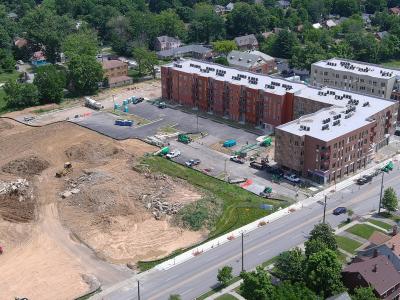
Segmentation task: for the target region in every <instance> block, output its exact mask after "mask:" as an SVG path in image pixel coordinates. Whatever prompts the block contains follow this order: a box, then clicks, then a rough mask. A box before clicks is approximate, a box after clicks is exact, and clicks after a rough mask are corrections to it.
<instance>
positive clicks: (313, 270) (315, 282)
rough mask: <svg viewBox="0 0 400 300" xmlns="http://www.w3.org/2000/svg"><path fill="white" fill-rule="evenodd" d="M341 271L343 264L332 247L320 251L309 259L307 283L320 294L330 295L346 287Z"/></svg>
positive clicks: (306, 271)
mask: <svg viewBox="0 0 400 300" xmlns="http://www.w3.org/2000/svg"><path fill="white" fill-rule="evenodd" d="M341 271H342V265H341V263H340V261H339V259H338V257H337V255H336V253H335V252H334V251H332V250H330V249H325V250H322V251H319V252H317V253H314V254H312V255H310V256H309V257H308V259H307V266H306V270H305V276H306V284H307V286H308V288H310V289H311V290H313V291H315V292H316V293H317V294H318V295H321V296H323V297H325V298H326V297H329V296H331V295H333V294H335V293H337V292H341V291H342V290H343V289H344V288H343V284H342V281H341Z"/></svg>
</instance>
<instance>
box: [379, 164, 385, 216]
mask: <svg viewBox="0 0 400 300" xmlns="http://www.w3.org/2000/svg"><path fill="white" fill-rule="evenodd" d="M383 176H385V172H383V171H382V181H381V194H380V196H379V208H378V214H380V213H381V206H382V192H383Z"/></svg>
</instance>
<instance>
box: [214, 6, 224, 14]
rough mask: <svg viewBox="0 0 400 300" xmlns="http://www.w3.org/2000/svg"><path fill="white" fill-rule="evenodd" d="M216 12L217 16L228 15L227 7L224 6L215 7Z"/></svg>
mask: <svg viewBox="0 0 400 300" xmlns="http://www.w3.org/2000/svg"><path fill="white" fill-rule="evenodd" d="M214 11H215V13H216V14H217V15H223V14H225V13H226V7H225V6H223V5H215V6H214Z"/></svg>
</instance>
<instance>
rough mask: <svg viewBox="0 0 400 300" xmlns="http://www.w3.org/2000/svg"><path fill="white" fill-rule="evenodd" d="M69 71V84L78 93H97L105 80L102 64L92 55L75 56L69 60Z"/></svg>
mask: <svg viewBox="0 0 400 300" xmlns="http://www.w3.org/2000/svg"><path fill="white" fill-rule="evenodd" d="M68 71H69V72H68V81H69V86H70V88H71V89H72V92H73V93H75V94H77V95H91V94H93V93H95V92H96V91H97V90H98V84H99V82H101V81H102V80H103V69H102V67H101V64H100V63H98V62H97V60H96V58H95V57H92V56H87V55H79V56H73V57H72V58H71V59H70V61H69V62H68Z"/></svg>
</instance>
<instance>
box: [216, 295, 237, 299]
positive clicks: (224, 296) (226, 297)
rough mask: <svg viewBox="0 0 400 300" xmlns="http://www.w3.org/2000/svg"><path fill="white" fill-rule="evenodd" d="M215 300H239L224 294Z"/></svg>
mask: <svg viewBox="0 0 400 300" xmlns="http://www.w3.org/2000/svg"><path fill="white" fill-rule="evenodd" d="M215 299H217V300H237V298H236V297H234V296H232V295H231V294H223V295H222V296H219V297H217V298H215Z"/></svg>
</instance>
